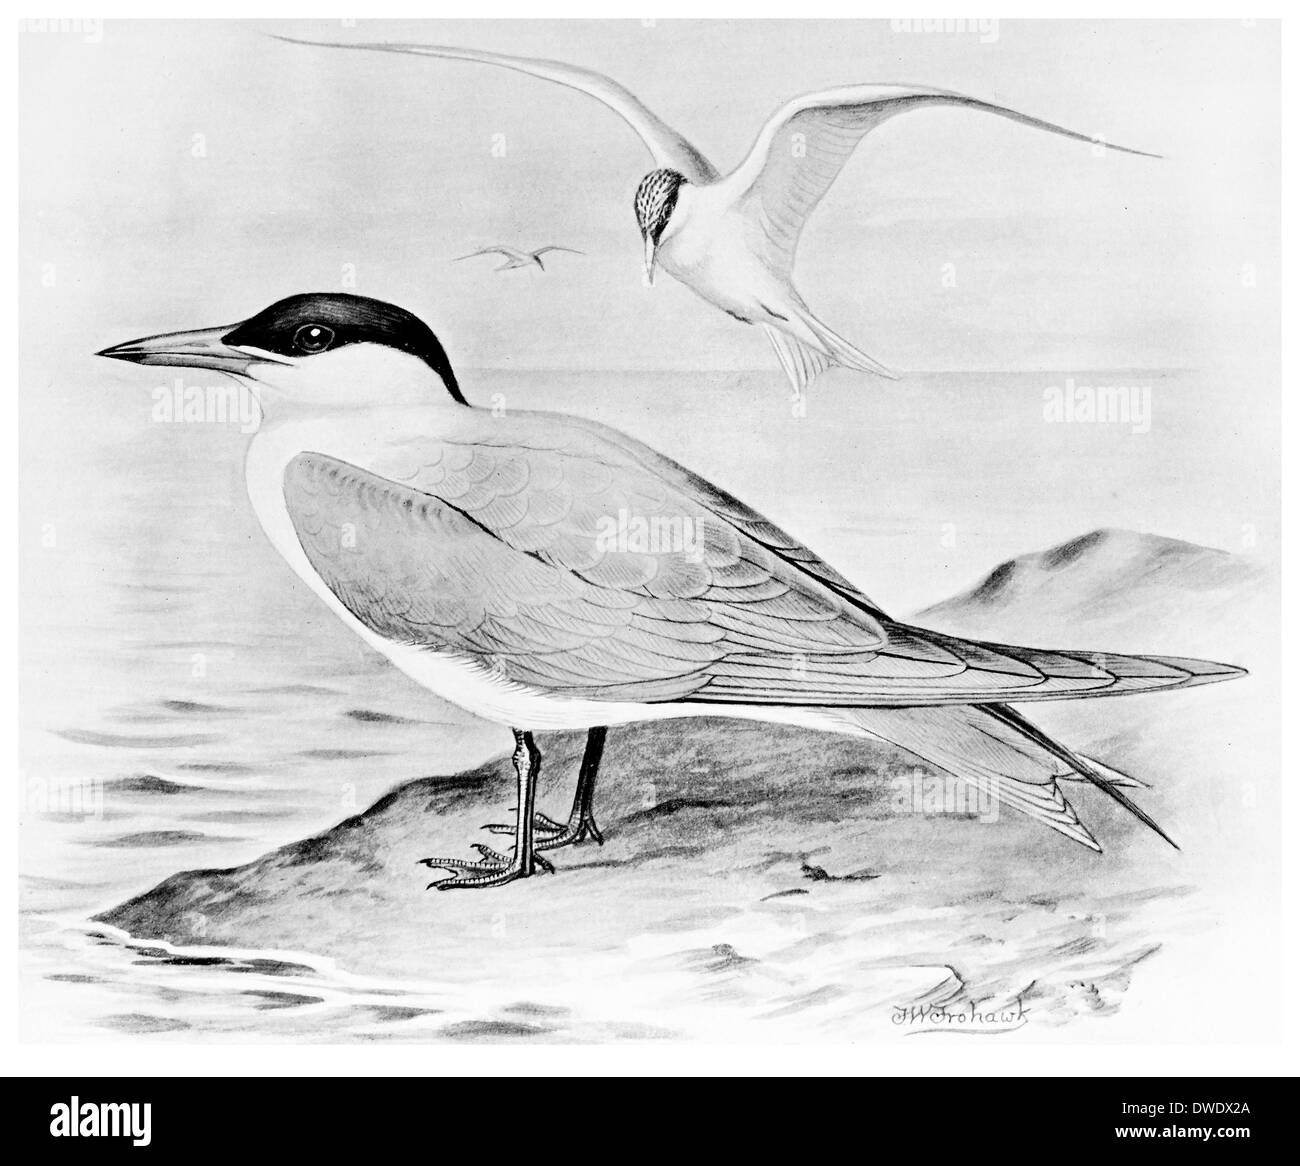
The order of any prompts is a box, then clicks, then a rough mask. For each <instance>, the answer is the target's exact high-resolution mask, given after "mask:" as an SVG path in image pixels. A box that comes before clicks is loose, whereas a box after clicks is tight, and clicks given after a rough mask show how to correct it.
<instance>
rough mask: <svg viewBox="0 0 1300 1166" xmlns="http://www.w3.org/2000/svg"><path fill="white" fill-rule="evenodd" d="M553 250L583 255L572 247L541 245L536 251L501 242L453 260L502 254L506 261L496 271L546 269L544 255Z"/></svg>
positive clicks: (458, 260)
mask: <svg viewBox="0 0 1300 1166" xmlns="http://www.w3.org/2000/svg"><path fill="white" fill-rule="evenodd" d="M551 251H567V252H568V253H569V254H570V255H581V254H582V252H581V251H575V250H574V249H573V248H572V247H556V246H548V247H539V248H538V249H537V250H536V251H524V250H521V249H520V248H518V247H507V246H505V245H504V244H500V245H498V246H495V247H484V248H483V249H482V250H480V251H471V252H470V254H468V255H459V256H457V257H456V259H455V260H454V261H453V262H456V263H459V262H460V261H461V260H462V259H477V258H478V257H479V256H480V255H502V256H504V257H505V262H504V263H503V264H501V266H500V267H497V268H495V269H494V270H496V271H514V270H516V269H518V268H520V267H533V266H536V267H540V268H541V269H542V270H543V271H545V270H546V266H545V264H543V263H542V256H543V255H546V254H548V253H550V252H551Z"/></svg>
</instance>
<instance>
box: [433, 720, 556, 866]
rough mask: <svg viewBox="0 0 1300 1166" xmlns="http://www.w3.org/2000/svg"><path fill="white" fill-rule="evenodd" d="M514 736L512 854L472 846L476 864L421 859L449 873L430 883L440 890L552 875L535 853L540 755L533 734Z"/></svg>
mask: <svg viewBox="0 0 1300 1166" xmlns="http://www.w3.org/2000/svg"><path fill="white" fill-rule="evenodd" d="M511 731H512V732H513V733H514V735H515V753H514V763H515V777H516V779H517V781H518V786H519V799H518V803H517V804H518V807H519V811H518V817H517V818H516V820H515V829H514V835H515V852H514V854H513V855H511V856H510V857H509V858H507V857H506V856H505V855H504V854H498V853H497V852H496V851H495V850H493V849H492V848H491V847H490V846H484V845H483V844H482V843H475V844H474V849H475V850H477V851H478V852H479V854H480V856H481V858H480V859H479V860H478V861H470V860H466V859H459V858H423V859H421V860H420V861H421V862H422V863H423V864H424V865H425V866H428V867H432V868H435V869H442V870H448V871H451V877H450V878H446V879H441V880H439V881H438V882H434V883H430V884H429V886H430V887H437V888H438V890H440V891H450V890H454V889H456V888H457V887H500V886H504V885H505V884H506V883H511V882H514V880H515V879H523V878H527V877H528V876H529V875H531V874H534V873H536V871H537V870H538V869H541V870H544V871H547V872H551V873H553V872H554V870H555V867H553V866H552V865H551V864H550V863H549V862H548V861H547V860H546V859H544V858H542V856H541V855H539V854H538V853H537V847H536V846H535V844H534V829H535V826H534V822H533V816H534V813H535V809H534V807H535V806H536V802H537V774H538V771H539V770H540V769H541V767H542V755H541V753H540V752H539V751H538V749H537V746H536V744H535V743H534V742H533V735H532V734H531V733H525V732H524V731H522V730H521V729H512V730H511Z"/></svg>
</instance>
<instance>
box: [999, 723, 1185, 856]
mask: <svg viewBox="0 0 1300 1166" xmlns="http://www.w3.org/2000/svg"><path fill="white" fill-rule="evenodd" d="M983 711H984V713H985V714H986V715H987V716H990V717H993V718H994V719H995V720H998V721H1001V722H1002V723H1003V724H1005V725H1008V726H1010V727H1012V728H1015V729H1019V730H1020V731H1021V732H1022V733H1024V734H1025V736H1027V737H1029V738H1030V739H1031V740H1033V741H1035V742H1036V743H1037V744H1039V745H1041V746H1042V747H1043V748H1044V749H1046V750H1048V752H1050V753H1052V754H1054V755H1055V756H1056V757H1058V758H1060V759H1061V760H1062V761H1064V762H1065V763H1066V764H1067V765H1069V766H1070V767H1071V768H1073V769H1074V770H1075V771H1076V772H1077V773H1082V774H1083V776H1084V777H1086V778H1087V779H1088V780H1089V781H1090V782H1092V784H1093V785H1095V786H1096V787H1097V788H1098V789H1100V790H1102V791H1103V792H1105V793H1106V794H1108V795H1109V796H1110V797H1112V798H1114V800H1115V801H1117V802H1118V803H1119V804H1120V805H1121V806H1123V807H1124V808H1125V809H1126V810H1127V811H1128V812H1129V813H1130V814H1132V815H1133V816H1134V817H1135V818H1137V819H1138V821H1139V822H1142V823H1143V824H1144V825H1146V826H1148V827H1149V828H1150V829H1152V830H1154V831H1155V832H1156V833H1157V834H1159V835H1160V837H1161V838H1163V839H1164V840H1165V841H1166V842H1168V843H1169V845H1170V846H1172V847H1173V848H1174V849H1175V850H1178V849H1179V846H1178V843H1177V842H1175V841H1174V840H1173V839H1172V838H1170V837H1169V835H1168V834H1166V833H1165V832H1164V830H1162V829H1161V828H1160V826H1159V824H1158V823H1157V822H1156V820H1155V819H1154V818H1153V817H1151V815H1150V814H1148V813H1147V812H1146V811H1145V810H1144V809H1143V808H1142V807H1141V806H1139V805H1138V804H1137V803H1136V802H1134V801H1133V800H1132V799H1131V798H1130V797H1129V796H1128V795H1127V794H1126V793H1124V792H1123V791H1122V790H1121V789H1120V788H1119V787H1118V786H1117V785H1116V784H1115V782H1113V781H1111V780H1110V778H1108V777H1107V776H1106V775H1105V774H1103V773H1101V772H1100V771H1099V770H1097V769H1095V768H1094V767H1092V766H1091V765H1089V764H1088V763H1087V761H1085V760H1084V759H1083V758H1082V757H1080V756H1079V755H1078V754H1077V753H1072V752H1071V751H1070V750H1069V749H1067V748H1066V747H1065V746H1064V745H1061V744H1059V743H1058V742H1056V741H1053V740H1052V739H1051V738H1050V737H1049V736H1048V735H1047V734H1046V733H1044V732H1043V731H1042V730H1041V729H1040V728H1038V726H1037V725H1034V724H1032V723H1031V722H1030V721H1028V720H1026V719H1025V718H1024V717H1023V716H1021V715H1020V714H1019V713H1018V712H1016V711H1015V709H1011V708H1008V707H1007V706H1006V705H1000V704H999V705H987V706H985V708H984V710H983Z"/></svg>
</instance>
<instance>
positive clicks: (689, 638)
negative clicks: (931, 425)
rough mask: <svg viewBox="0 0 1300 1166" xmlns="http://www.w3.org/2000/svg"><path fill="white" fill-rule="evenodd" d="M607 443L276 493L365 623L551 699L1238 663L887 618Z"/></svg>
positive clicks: (649, 697)
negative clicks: (1029, 645) (995, 637)
mask: <svg viewBox="0 0 1300 1166" xmlns="http://www.w3.org/2000/svg"><path fill="white" fill-rule="evenodd" d="M571 436H574V437H576V438H578V439H579V445H585V444H586V443H585V442H582V441H581V440H580V439H581V438H582V434H581V433H575V434H572V435H571ZM604 452H605V454H606V455H607V456H606V457H604V458H601V457H595V456H593V455H592V453H591V451H590V450H589V449H578V448H525V447H520V446H517V445H511V444H508V443H502V444H485V443H473V444H465V443H457V442H454V441H442V442H438V441H426V440H421V441H418V442H412V443H409V445H408V448H406V450H405V453H404V454H403V455H402V456H401V457H398V458H396V460H395V462H394V465H393V467H392V470H391V473H392V476H389V477H386V476H381V475H379V474H376V473H372V472H370V471H367V470H364V469H360V468H358V467H356V466H352V465H349V464H348V463H346V462H342V461H339V460H338V459H335V458H331V457H328V456H326V455H323V454H318V453H304V454H300V455H299V456H298V457H297V458H295V459H294V460H293V461H292V462H291V463H290V464H289V466H288V467H287V468H286V471H285V479H284V497H285V502H286V505H287V507H288V511H289V514H290V517H291V519H292V521H293V524H294V527H295V530H296V531H297V533H298V538H299V541H300V542H301V544H302V546H303V549H304V551H305V552H306V554H307V557H308V559H309V560H310V561H311V563H312V565H313V567H314V569H315V570H316V571H317V572H318V573H319V574H320V576H321V577H322V579H323V580H324V581H325V582H326V584H327V585H328V586H329V588H330V590H331V591H332V592H333V593H334V594H335V595H336V596H337V597H338V598H339V600H340V601H341V602H342V603H343V604H344V605H345V606H346V607H347V608H348V610H349V611H351V612H352V613H353V615H355V616H356V617H357V618H358V619H360V620H361V621H362V622H363V623H364V624H365V625H366V626H368V627H370V628H371V629H372V630H373V631H376V632H378V633H379V634H382V635H384V636H385V637H387V638H389V639H393V640H397V641H399V642H404V643H409V644H414V645H417V646H422V647H426V648H429V649H431V650H438V651H447V652H454V653H458V654H461V655H464V656H467V657H470V658H472V659H474V660H475V661H477V662H478V663H479V664H481V665H482V666H483V667H485V668H488V669H490V670H491V671H492V672H493V673H494V674H496V675H499V676H500V677H501V678H503V679H506V680H510V681H514V682H517V683H520V684H524V685H527V686H529V687H532V688H536V689H539V690H541V691H545V692H550V693H553V694H556V695H566V696H571V697H583V698H590V699H610V700H632V701H643V702H657V701H699V702H708V703H719V704H749V705H801V706H823V707H861V706H880V707H900V706H918V705H940V704H968V703H989V702H996V701H1003V700H1016V701H1020V700H1044V699H1056V698H1063V697H1071V696H1081V695H1101V694H1106V693H1112V692H1120V691H1133V690H1136V689H1146V688H1168V687H1181V686H1185V685H1189V684H1196V683H1205V682H1207V681H1209V680H1216V679H1224V678H1226V677H1227V676H1229V675H1234V674H1235V673H1236V670H1235V669H1227V668H1224V667H1222V666H1218V665H1207V664H1202V663H1201V662H1199V661H1183V660H1174V659H1171V658H1167V657H1126V656H1113V655H1108V654H1104V653H1092V652H1069V653H1061V652H1045V651H1037V650H1031V649H1021V648H1010V647H1004V646H999V645H986V644H979V643H975V642H970V641H962V640H957V639H954V638H952V637H947V636H942V635H939V634H937V633H932V632H928V631H925V630H922V629H918V628H911V627H907V626H906V625H903V624H899V623H895V622H893V621H889V620H887V619H885V618H884V617H882V616H880V615H878V614H876V613H875V612H874V611H873V610H870V609H868V608H867V607H865V606H863V605H861V604H858V603H856V602H854V601H853V600H852V599H851V598H850V597H848V596H845V595H843V594H841V593H840V592H838V591H836V590H835V589H834V588H833V587H832V586H830V585H828V583H827V582H826V581H825V580H824V579H822V578H820V577H819V576H818V574H816V573H814V572H813V571H812V570H809V569H807V568H806V567H805V566H804V565H801V564H799V563H798V562H796V561H791V559H789V558H786V557H784V556H783V555H782V554H781V553H780V552H779V551H778V550H776V549H774V548H773V546H771V545H767V544H765V543H764V542H761V541H759V539H757V538H755V537H754V536H753V535H752V534H750V533H747V532H746V531H745V530H744V529H742V528H740V527H739V526H738V525H736V524H734V523H733V522H731V521H728V520H727V518H726V517H725V515H724V514H720V513H719V512H718V511H717V510H716V509H712V508H709V507H706V506H704V505H702V499H701V498H700V497H699V496H692V495H690V494H684V493H682V492H681V491H679V490H677V489H675V488H674V487H673V485H672V484H671V483H669V482H665V481H664V480H663V479H662V478H660V477H659V476H657V475H654V474H650V473H647V472H645V471H644V470H643V469H639V468H638V467H637V465H636V464H635V463H633V462H630V461H628V460H626V459H618V458H617V454H618V451H617V450H616V449H612V448H609V447H606V448H605V450H604ZM403 458H404V459H405V466H406V468H405V469H402V468H399V467H398V465H397V464H396V462H398V461H402V460H403ZM773 532H774V534H775V536H779V537H778V538H777V539H775V540H774V541H777V542H780V541H784V536H781V532H780V531H779V530H776V529H775V528H773ZM809 553H810V552H809Z"/></svg>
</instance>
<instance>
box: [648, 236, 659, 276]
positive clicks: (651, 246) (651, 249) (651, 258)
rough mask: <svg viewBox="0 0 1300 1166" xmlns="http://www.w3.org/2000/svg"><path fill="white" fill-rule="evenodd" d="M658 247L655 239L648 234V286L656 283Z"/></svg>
mask: <svg viewBox="0 0 1300 1166" xmlns="http://www.w3.org/2000/svg"><path fill="white" fill-rule="evenodd" d="M656 249H657V247H656V244H655V241H654V240H653V239H652V238H651V237H650V236H649V235H647V236H646V237H645V281H646V285H647V286H648V287H654V285H655V251H656Z"/></svg>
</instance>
